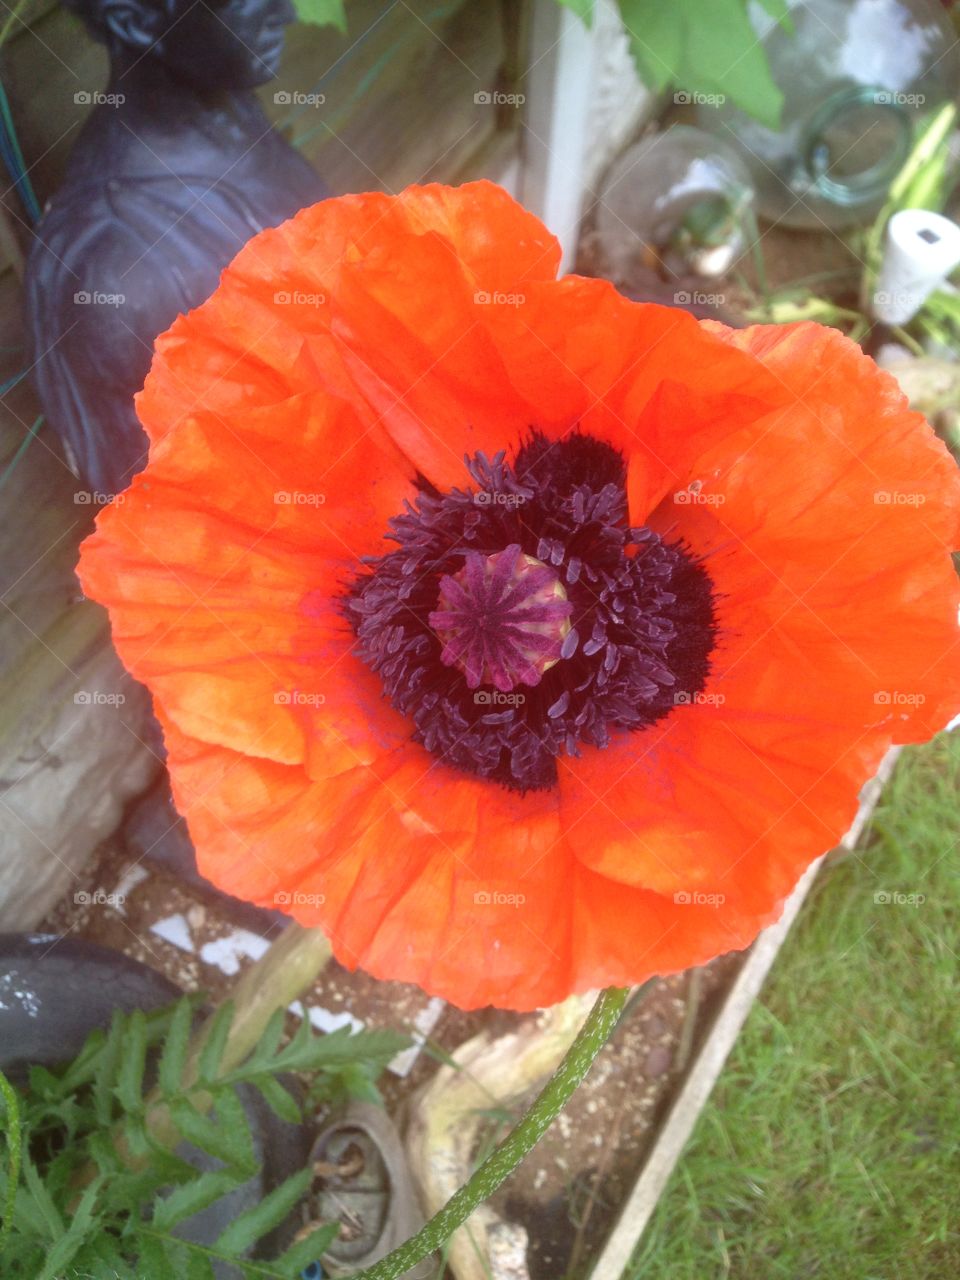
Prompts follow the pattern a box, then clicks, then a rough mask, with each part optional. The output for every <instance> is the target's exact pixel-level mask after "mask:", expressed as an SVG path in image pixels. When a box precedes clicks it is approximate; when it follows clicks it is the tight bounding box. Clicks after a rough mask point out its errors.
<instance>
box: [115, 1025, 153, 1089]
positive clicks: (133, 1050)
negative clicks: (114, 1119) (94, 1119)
mask: <svg viewBox="0 0 960 1280" xmlns="http://www.w3.org/2000/svg"><path fill="white" fill-rule="evenodd" d="M146 1063H147V1020H146V1017H145V1016H144V1013H143V1010H142V1009H134V1010H133V1012H132V1013H131V1014H130V1016H129V1017H128V1019H127V1025H126V1029H125V1032H124V1035H123V1040H122V1042H121V1050H120V1070H119V1072H118V1073H117V1087H116V1095H117V1098H118V1099H119V1101H120V1105H121V1107H123V1109H124V1111H126V1112H128V1113H129V1112H137V1111H140V1110H142V1108H143V1072H144V1069H145V1067H146Z"/></svg>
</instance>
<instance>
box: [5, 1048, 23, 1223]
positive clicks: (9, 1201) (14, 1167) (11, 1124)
mask: <svg viewBox="0 0 960 1280" xmlns="http://www.w3.org/2000/svg"><path fill="white" fill-rule="evenodd" d="M0 1097H2V1099H3V1109H4V1112H5V1113H6V1118H7V1126H6V1139H7V1190H6V1195H5V1196H4V1199H3V1222H2V1223H0V1243H2V1242H3V1240H4V1239H5V1238H6V1236H7V1234H8V1232H9V1231H10V1226H11V1223H12V1222H13V1206H14V1204H15V1202H16V1198H17V1187H18V1185H19V1183H20V1156H21V1147H22V1129H21V1127H20V1107H19V1105H18V1103H17V1095H16V1091H15V1090H14V1088H13V1085H12V1084H11V1083H10V1081H9V1080H8V1079H7V1077H6V1076H5V1075H4V1074H3V1072H2V1071H0Z"/></svg>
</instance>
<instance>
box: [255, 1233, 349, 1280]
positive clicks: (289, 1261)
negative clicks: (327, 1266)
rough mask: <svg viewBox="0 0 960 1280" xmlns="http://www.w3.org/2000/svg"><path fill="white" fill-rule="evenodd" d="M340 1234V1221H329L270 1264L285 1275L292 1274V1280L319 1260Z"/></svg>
mask: <svg viewBox="0 0 960 1280" xmlns="http://www.w3.org/2000/svg"><path fill="white" fill-rule="evenodd" d="M339 1234H340V1224H339V1222H328V1223H326V1224H325V1225H324V1226H321V1227H317V1229H316V1231H311V1232H310V1234H309V1235H308V1236H304V1238H303V1239H302V1240H298V1241H297V1243H296V1244H295V1245H292V1246H291V1247H290V1248H289V1249H288V1250H287V1251H286V1253H283V1254H281V1255H280V1257H279V1258H277V1260H276V1261H275V1262H272V1263H271V1264H270V1265H271V1266H272V1267H276V1268H277V1269H278V1270H279V1271H281V1272H282V1274H283V1275H284V1276H290V1277H291V1280H294V1278H295V1277H297V1276H299V1274H300V1272H301V1271H304V1270H305V1269H306V1268H307V1267H309V1265H310V1263H311V1262H317V1261H318V1260H319V1259H320V1258H321V1257H322V1256H323V1254H325V1253H326V1251H327V1250H328V1249H329V1248H330V1246H331V1245H332V1244H333V1242H334V1240H336V1238H337V1236H338V1235H339Z"/></svg>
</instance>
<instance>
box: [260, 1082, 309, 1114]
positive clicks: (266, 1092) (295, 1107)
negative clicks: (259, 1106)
mask: <svg viewBox="0 0 960 1280" xmlns="http://www.w3.org/2000/svg"><path fill="white" fill-rule="evenodd" d="M253 1084H254V1087H255V1088H257V1089H259V1091H260V1092H261V1093H262V1094H263V1099H264V1101H265V1102H266V1104H267V1106H268V1107H269V1108H270V1110H271V1111H272V1112H273V1113H274V1115H276V1116H279V1117H280V1119H281V1120H286V1122H287V1124H299V1122H300V1120H301V1119H302V1116H301V1113H300V1106H299V1103H298V1102H297V1100H296V1099H295V1098H294V1097H293V1096H292V1095H291V1094H290V1093H289V1092H288V1091H287V1090H286V1089H285V1088H284V1087H283V1085H282V1084H281V1083H280V1081H279V1080H277V1079H276V1077H274V1076H262V1077H261V1078H260V1079H258V1080H254V1081H253Z"/></svg>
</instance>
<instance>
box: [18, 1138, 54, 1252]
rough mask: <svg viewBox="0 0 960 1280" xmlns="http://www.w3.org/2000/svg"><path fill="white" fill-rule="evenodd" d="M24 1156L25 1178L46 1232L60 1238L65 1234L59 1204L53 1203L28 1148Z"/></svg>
mask: <svg viewBox="0 0 960 1280" xmlns="http://www.w3.org/2000/svg"><path fill="white" fill-rule="evenodd" d="M22 1157H23V1180H24V1182H25V1183H26V1184H27V1191H28V1193H29V1195H30V1198H31V1199H32V1201H33V1203H34V1205H35V1206H36V1209H37V1212H38V1214H39V1216H40V1218H41V1220H42V1222H43V1225H44V1227H45V1228H46V1233H47V1234H48V1235H49V1237H50V1239H51V1240H59V1239H60V1237H61V1236H62V1235H63V1222H62V1221H61V1218H60V1214H59V1213H58V1212H57V1206H56V1205H55V1204H54V1203H53V1199H52V1198H51V1196H50V1192H49V1191H48V1190H47V1187H46V1184H45V1183H44V1181H43V1179H42V1178H41V1177H40V1175H39V1173H37V1170H36V1169H35V1168H34V1164H33V1161H32V1160H31V1159H30V1156H29V1155H28V1154H27V1151H26V1148H24V1150H23V1152H22Z"/></svg>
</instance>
